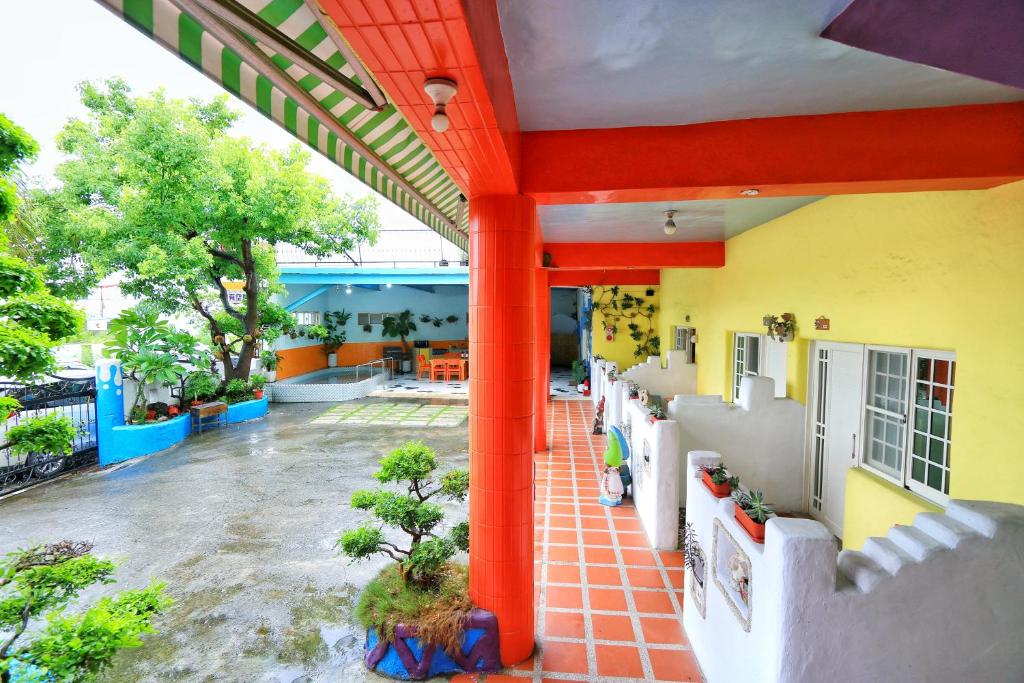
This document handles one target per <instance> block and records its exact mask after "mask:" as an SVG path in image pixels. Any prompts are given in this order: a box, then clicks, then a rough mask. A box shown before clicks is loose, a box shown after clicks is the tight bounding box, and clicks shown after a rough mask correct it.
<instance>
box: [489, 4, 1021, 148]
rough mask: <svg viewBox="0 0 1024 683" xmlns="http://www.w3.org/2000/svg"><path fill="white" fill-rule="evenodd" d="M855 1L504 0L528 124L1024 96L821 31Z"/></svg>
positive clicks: (687, 118) (652, 120)
mask: <svg viewBox="0 0 1024 683" xmlns="http://www.w3.org/2000/svg"><path fill="white" fill-rule="evenodd" d="M848 2H849V0H498V9H499V12H500V18H501V28H502V34H503V37H504V41H505V49H506V52H507V53H508V58H509V67H510V70H511V75H512V83H513V86H514V89H515V96H516V108H517V110H518V114H519V123H520V126H521V128H522V129H523V130H561V129H571V128H615V127H620V126H645V125H681V124H687V123H697V122H701V121H724V120H731V119H744V118H759V117H769V116H785V115H795V114H825V113H833V112H844V111H869V110H881V109H903V108H913V107H929V106H941V105H953V104H969V103H982V102H1005V101H1014V100H1024V90H1017V89H1014V88H1009V87H1006V86H1002V85H997V84H994V83H989V82H987V81H982V80H979V79H975V78H970V77H967V76H961V75H958V74H954V73H950V72H947V71H942V70H940V69H935V68H932V67H928V66H921V65H918V64H913V63H910V62H905V61H902V60H899V59H894V58H891V57H885V56H882V55H879V54H875V53H873V52H867V51H864V50H858V49H855V48H851V47H848V46H845V45H841V44H839V43H835V42H832V41H830V40H826V39H824V38H820V37H818V34H819V33H820V32H821V30H822V29H823V28H824V27H825V26H826V25H827V24H828V23H829V22H830V21H831V20H832V18H833V17H835V16H836V15H837V14H838V13H839V12H840V11H841V10H842V9H843V8H844V7H845V6H846V5H847V4H848Z"/></svg>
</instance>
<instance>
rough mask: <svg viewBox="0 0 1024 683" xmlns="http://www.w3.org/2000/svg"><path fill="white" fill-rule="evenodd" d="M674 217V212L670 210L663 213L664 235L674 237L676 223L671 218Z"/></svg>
mask: <svg viewBox="0 0 1024 683" xmlns="http://www.w3.org/2000/svg"><path fill="white" fill-rule="evenodd" d="M675 215H676V212H675V211H674V210H670V211H666V212H665V217H666V219H667V220H666V221H665V234H666V235H674V234H676V222H675V221H674V220H672V217H673V216H675Z"/></svg>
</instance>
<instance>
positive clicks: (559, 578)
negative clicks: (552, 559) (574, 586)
mask: <svg viewBox="0 0 1024 683" xmlns="http://www.w3.org/2000/svg"><path fill="white" fill-rule="evenodd" d="M579 582H580V566H579V565H578V564H549V565H548V583H579Z"/></svg>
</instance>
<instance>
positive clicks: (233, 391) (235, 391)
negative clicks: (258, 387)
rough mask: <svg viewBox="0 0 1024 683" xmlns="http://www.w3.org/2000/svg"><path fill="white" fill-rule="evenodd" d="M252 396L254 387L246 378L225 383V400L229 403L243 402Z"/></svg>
mask: <svg viewBox="0 0 1024 683" xmlns="http://www.w3.org/2000/svg"><path fill="white" fill-rule="evenodd" d="M251 398H252V387H251V386H249V383H248V382H246V381H245V380H244V379H240V378H237V377H236V378H235V379H232V380H228V383H227V384H225V385H224V400H225V401H227V402H228V403H241V402H242V401H248V400H250V399H251Z"/></svg>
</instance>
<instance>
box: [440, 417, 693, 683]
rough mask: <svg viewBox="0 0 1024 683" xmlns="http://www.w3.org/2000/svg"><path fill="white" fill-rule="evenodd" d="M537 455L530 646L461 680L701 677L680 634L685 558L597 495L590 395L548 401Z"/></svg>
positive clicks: (621, 681)
mask: <svg viewBox="0 0 1024 683" xmlns="http://www.w3.org/2000/svg"><path fill="white" fill-rule="evenodd" d="M550 412H551V416H550V419H551V439H550V444H551V450H550V451H549V452H548V453H538V454H537V455H536V464H537V501H536V510H535V520H536V525H537V534H536V543H537V545H536V558H537V559H536V564H535V576H536V580H537V584H536V585H537V590H536V595H535V596H534V599H535V601H536V605H537V653H536V654H535V655H534V657H533V658H532V659H531V660H529V661H527V662H525V663H523V664H520V665H519V666H517V667H515V668H514V669H511V670H508V671H506V672H505V673H503V674H489V675H483V674H476V675H466V674H463V675H462V676H458V677H456V678H455V679H454V680H455V681H457V682H458V683H465V682H468V681H489V682H490V683H498V682H499V681H510V682H513V683H515V682H518V681H525V680H533V681H608V682H610V683H611V682H614V683H625V682H627V681H700V680H702V679H701V675H700V670H699V669H698V667H697V662H696V659H695V658H694V656H693V653H692V652H691V650H690V648H689V644H688V643H687V640H686V634H685V633H684V632H683V625H682V617H683V613H682V607H683V592H682V587H683V568H682V566H683V556H682V553H681V552H677V551H672V552H664V551H661V552H658V551H653V550H652V549H651V548H650V546H649V545H648V543H647V538H646V536H645V535H644V533H643V530H642V529H641V527H640V520H639V519H638V517H637V515H636V511H635V509H634V508H633V506H632V503H631V502H630V501H629V500H628V499H627V502H626V503H625V504H623V505H622V506H621V507H618V508H609V507H605V506H603V505H600V504H599V503H598V502H597V497H598V476H599V472H600V469H599V468H600V465H601V464H602V461H601V457H602V455H603V453H604V448H605V439H606V437H605V436H601V435H598V436H592V435H591V434H590V428H591V422H592V420H593V417H594V408H593V405H592V404H591V403H590V401H554V402H553V403H551V405H550Z"/></svg>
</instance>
